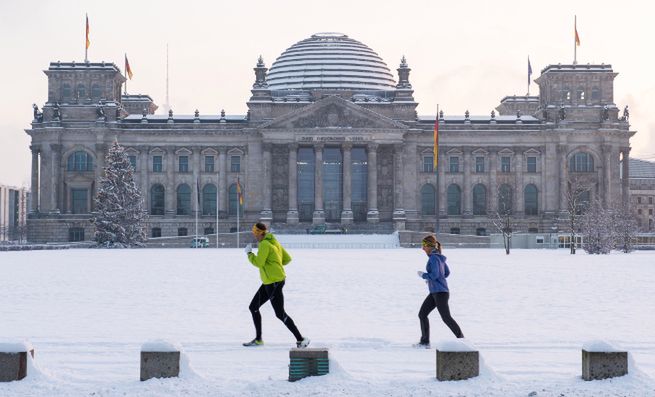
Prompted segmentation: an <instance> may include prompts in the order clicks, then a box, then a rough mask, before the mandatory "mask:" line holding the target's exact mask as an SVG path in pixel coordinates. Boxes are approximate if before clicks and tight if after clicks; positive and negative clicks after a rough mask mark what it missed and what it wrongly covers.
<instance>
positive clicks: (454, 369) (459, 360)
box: [437, 349, 480, 381]
mask: <svg viewBox="0 0 655 397" xmlns="http://www.w3.org/2000/svg"><path fill="white" fill-rule="evenodd" d="M478 375H480V355H479V353H478V352H477V351H442V350H439V349H437V379H438V380H440V381H446V380H464V379H469V378H474V377H476V376H478Z"/></svg>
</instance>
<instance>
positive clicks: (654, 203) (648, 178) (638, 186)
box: [630, 159, 655, 233]
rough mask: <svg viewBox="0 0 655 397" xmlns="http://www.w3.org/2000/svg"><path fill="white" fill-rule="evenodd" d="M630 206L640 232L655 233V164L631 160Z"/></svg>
mask: <svg viewBox="0 0 655 397" xmlns="http://www.w3.org/2000/svg"><path fill="white" fill-rule="evenodd" d="M630 206H631V208H632V211H633V213H634V214H635V217H636V218H637V225H638V227H639V231H640V232H651V233H652V232H655V221H654V220H655V215H653V213H654V212H655V162H652V161H646V160H639V159H630Z"/></svg>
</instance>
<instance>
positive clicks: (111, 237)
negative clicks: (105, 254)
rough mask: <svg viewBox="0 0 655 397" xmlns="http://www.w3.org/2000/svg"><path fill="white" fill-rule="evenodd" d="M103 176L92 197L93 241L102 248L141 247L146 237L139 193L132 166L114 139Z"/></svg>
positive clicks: (143, 213) (144, 216)
mask: <svg viewBox="0 0 655 397" xmlns="http://www.w3.org/2000/svg"><path fill="white" fill-rule="evenodd" d="M104 171H105V172H104V177H102V178H101V180H100V188H99V189H98V196H97V197H96V199H95V201H96V208H97V215H96V216H95V217H94V218H93V219H92V222H93V223H94V224H95V226H96V232H95V237H94V240H95V241H96V242H97V243H98V246H102V247H131V246H142V245H143V244H142V243H143V242H144V241H145V240H146V233H145V222H144V221H145V218H146V212H145V211H144V208H143V198H142V196H141V192H140V191H139V188H138V187H137V185H136V183H135V182H134V175H133V171H134V170H133V168H132V164H130V160H129V158H128V157H127V154H126V153H125V150H124V149H123V147H122V146H120V145H119V144H118V142H114V144H113V145H112V146H111V148H110V149H109V153H108V154H107V157H106V166H105V170H104Z"/></svg>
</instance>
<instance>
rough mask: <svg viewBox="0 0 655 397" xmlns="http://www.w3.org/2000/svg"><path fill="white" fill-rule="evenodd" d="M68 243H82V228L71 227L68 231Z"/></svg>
mask: <svg viewBox="0 0 655 397" xmlns="http://www.w3.org/2000/svg"><path fill="white" fill-rule="evenodd" d="M68 241H70V242H75V241H84V228H83V227H71V228H69V229H68Z"/></svg>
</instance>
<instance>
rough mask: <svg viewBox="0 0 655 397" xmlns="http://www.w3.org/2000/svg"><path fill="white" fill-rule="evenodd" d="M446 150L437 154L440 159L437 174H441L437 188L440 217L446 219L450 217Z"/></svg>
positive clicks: (442, 149) (443, 149)
mask: <svg viewBox="0 0 655 397" xmlns="http://www.w3.org/2000/svg"><path fill="white" fill-rule="evenodd" d="M445 149H446V148H441V150H439V153H437V158H438V159H439V162H438V167H437V172H438V173H439V186H437V187H436V190H437V194H438V195H439V208H438V209H437V211H439V217H440V218H445V217H446V216H447V215H448V211H447V207H448V195H447V194H446V167H448V164H447V162H446V158H447V157H446V150H445Z"/></svg>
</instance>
